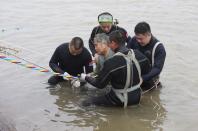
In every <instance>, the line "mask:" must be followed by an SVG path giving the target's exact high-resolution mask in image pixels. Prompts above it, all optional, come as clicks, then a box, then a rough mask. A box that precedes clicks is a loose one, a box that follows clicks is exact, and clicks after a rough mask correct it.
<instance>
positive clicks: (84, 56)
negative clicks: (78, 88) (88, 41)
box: [48, 43, 93, 84]
mask: <svg viewBox="0 0 198 131" xmlns="http://www.w3.org/2000/svg"><path fill="white" fill-rule="evenodd" d="M91 62H92V58H91V54H90V53H89V51H88V50H87V49H86V48H85V47H84V48H83V50H82V52H81V53H80V54H79V55H72V54H71V53H70V52H69V43H64V44H61V45H60V46H58V47H57V48H56V50H55V52H54V54H53V55H52V57H51V59H50V62H49V66H50V67H51V69H52V70H53V71H54V72H57V73H61V74H63V73H64V72H67V73H69V74H70V75H72V76H78V75H79V74H81V73H83V72H84V69H83V67H85V71H86V73H90V72H93V66H92V64H91ZM53 78H55V79H53ZM53 78H52V77H51V78H50V79H52V80H51V81H50V79H49V80H48V82H49V83H50V84H57V83H58V81H61V80H63V79H62V77H53Z"/></svg>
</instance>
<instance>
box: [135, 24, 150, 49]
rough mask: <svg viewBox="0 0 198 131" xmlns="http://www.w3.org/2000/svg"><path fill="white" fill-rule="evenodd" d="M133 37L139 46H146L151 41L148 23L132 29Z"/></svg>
mask: <svg viewBox="0 0 198 131" xmlns="http://www.w3.org/2000/svg"><path fill="white" fill-rule="evenodd" d="M134 32H135V37H136V40H137V41H138V43H140V45H141V46H145V45H147V44H148V43H149V42H150V40H151V28H150V26H149V24H148V23H146V22H140V23H138V24H137V25H136V26H135V29H134Z"/></svg>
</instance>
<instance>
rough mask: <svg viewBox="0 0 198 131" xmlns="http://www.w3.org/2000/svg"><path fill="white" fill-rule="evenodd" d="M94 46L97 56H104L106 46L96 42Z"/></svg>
mask: <svg viewBox="0 0 198 131" xmlns="http://www.w3.org/2000/svg"><path fill="white" fill-rule="evenodd" d="M94 45H95V50H96V52H97V54H99V55H104V53H105V51H106V48H108V47H107V45H105V44H103V43H100V42H96V43H94Z"/></svg>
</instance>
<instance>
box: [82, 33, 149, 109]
mask: <svg viewBox="0 0 198 131" xmlns="http://www.w3.org/2000/svg"><path fill="white" fill-rule="evenodd" d="M97 38H99V37H97ZM101 39H102V41H105V42H103V43H108V46H109V47H110V48H111V49H112V50H113V51H114V52H115V54H114V55H113V56H112V57H110V58H108V59H107V60H106V61H105V62H104V66H103V68H102V70H101V71H100V72H99V74H98V76H97V77H96V78H93V77H90V76H87V75H86V74H81V77H80V79H81V81H87V82H88V83H90V84H91V85H93V86H95V87H96V88H100V89H102V88H105V87H106V86H107V85H108V84H109V83H111V86H112V88H111V91H110V92H109V93H107V94H105V95H103V96H99V97H92V98H90V99H89V100H86V101H84V102H83V105H85V106H87V105H91V104H94V105H102V106H124V107H126V106H129V105H134V104H138V103H139V102H140V98H141V89H140V84H141V83H142V79H141V69H144V71H145V72H146V73H148V71H149V70H150V69H149V63H148V62H149V61H148V60H147V59H146V58H145V57H144V55H141V53H140V52H139V53H138V51H133V50H130V49H128V48H126V47H125V39H124V38H123V35H122V33H121V32H120V31H114V32H112V33H111V34H110V35H109V40H108V36H107V35H105V36H104V35H101V38H100V39H99V40H95V41H99V42H100V40H101ZM136 58H138V60H137V59H136ZM140 65H141V67H140Z"/></svg>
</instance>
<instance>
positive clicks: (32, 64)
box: [0, 55, 78, 79]
mask: <svg viewBox="0 0 198 131" xmlns="http://www.w3.org/2000/svg"><path fill="white" fill-rule="evenodd" d="M13 56H15V57H16V58H18V59H21V60H23V61H25V62H27V63H28V64H24V63H22V62H21V61H18V60H16V59H14V58H11V57H7V56H5V55H0V59H2V60H5V61H8V62H10V63H14V64H17V65H20V66H23V67H26V68H29V69H32V70H37V71H39V72H43V73H48V74H51V75H56V76H63V77H66V78H68V79H75V78H78V77H75V76H64V75H63V74H60V73H55V72H52V71H50V70H48V69H46V68H44V67H41V66H39V65H37V64H34V63H32V62H30V61H27V60H25V59H23V58H21V57H18V56H16V55H13Z"/></svg>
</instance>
